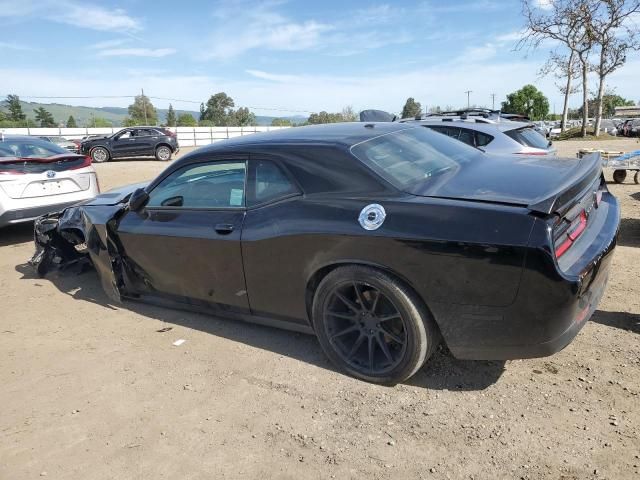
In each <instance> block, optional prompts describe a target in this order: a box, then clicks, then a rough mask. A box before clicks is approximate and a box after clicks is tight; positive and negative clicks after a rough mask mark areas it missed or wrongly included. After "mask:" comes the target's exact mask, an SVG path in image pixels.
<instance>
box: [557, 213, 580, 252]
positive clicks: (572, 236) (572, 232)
mask: <svg viewBox="0 0 640 480" xmlns="http://www.w3.org/2000/svg"><path fill="white" fill-rule="evenodd" d="M585 228H587V214H586V212H585V211H584V210H582V211H581V212H580V215H579V216H578V217H576V218H575V219H574V220H573V221H572V222H571V223H570V224H569V226H568V227H567V228H565V229H564V231H562V232H561V234H560V235H559V236H558V238H556V240H555V244H554V248H555V253H556V258H560V257H561V256H562V255H564V254H565V253H566V252H567V250H569V249H570V248H571V246H572V245H573V244H574V243H575V241H576V240H578V238H579V237H580V235H582V233H583V232H584V230H585Z"/></svg>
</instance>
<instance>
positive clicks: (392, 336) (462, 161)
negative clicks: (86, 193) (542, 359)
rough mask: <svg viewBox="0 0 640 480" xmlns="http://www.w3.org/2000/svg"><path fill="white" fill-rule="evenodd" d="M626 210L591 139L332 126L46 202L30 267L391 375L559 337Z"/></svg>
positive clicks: (575, 317)
mask: <svg viewBox="0 0 640 480" xmlns="http://www.w3.org/2000/svg"><path fill="white" fill-rule="evenodd" d="M618 224H619V207H618V203H617V201H616V199H615V197H613V196H612V195H611V194H610V193H609V191H608V190H607V187H606V184H605V182H604V178H603V176H602V171H601V167H600V161H599V158H598V157H597V156H595V155H594V156H587V157H584V158H582V159H558V158H544V159H541V158H539V157H538V158H529V157H522V158H514V157H498V156H489V155H486V154H484V153H483V152H481V151H479V150H477V149H474V148H472V147H469V146H466V145H464V144H462V143H460V142H457V141H455V140H452V139H450V138H448V137H446V136H445V135H441V134H439V133H435V132H431V131H429V130H427V129H425V128H421V127H412V126H410V125H407V124H394V123H350V124H334V125H321V126H310V127H302V128H292V129H286V130H280V131H277V132H270V133H266V134H256V135H250V136H245V137H241V138H237V139H232V140H228V141H225V142H220V143H217V144H214V145H211V146H208V147H204V148H201V149H199V150H196V151H194V152H192V153H190V154H188V155H186V156H184V157H183V158H181V159H180V160H178V161H176V162H175V163H173V164H172V165H170V166H169V167H168V168H167V169H166V170H165V171H164V172H163V173H162V174H161V175H160V176H159V177H158V178H156V179H155V180H153V181H152V182H151V183H149V184H148V185H144V186H131V187H128V188H122V189H119V190H114V191H111V192H107V193H105V194H103V195H100V196H98V197H96V198H95V199H94V200H92V201H88V202H86V203H84V204H82V205H78V206H75V207H70V208H67V209H66V210H64V211H63V212H60V213H57V214H51V215H47V216H44V217H41V218H39V219H38V220H37V222H36V224H35V241H36V254H35V256H34V258H33V259H32V263H33V265H34V266H35V267H36V268H37V269H38V271H39V272H40V274H42V275H44V274H46V272H47V271H49V270H51V269H53V268H63V267H65V266H68V265H70V264H73V263H75V262H79V261H85V262H87V261H89V262H90V263H91V264H93V266H94V267H95V269H96V270H97V272H98V274H99V276H100V278H101V280H102V283H103V286H104V288H105V289H106V291H107V292H108V293H109V294H110V295H111V296H113V297H114V298H116V299H119V300H120V299H134V300H141V301H149V302H154V303H159V304H162V305H166V306H176V307H180V308H188V309H195V310H198V311H207V312H210V313H212V314H215V315H224V316H227V317H231V318H234V319H239V320H250V321H254V322H258V323H265V324H269V325H276V326H281V327H285V328H289V329H294V330H298V331H303V332H308V333H315V334H316V335H317V336H318V339H319V341H320V344H321V346H322V348H323V349H324V351H325V352H326V354H327V355H328V356H329V357H330V359H331V360H332V361H333V362H334V363H335V364H336V365H338V366H339V367H340V368H342V369H343V370H345V371H346V372H348V373H350V374H352V375H354V376H356V377H359V378H362V379H365V380H368V381H372V382H379V383H393V382H398V381H403V380H405V379H407V378H409V377H410V376H411V375H413V374H414V373H415V372H416V371H417V370H418V369H419V368H420V367H421V366H422V365H423V364H424V362H425V361H426V360H427V359H428V358H429V356H430V355H431V353H432V352H433V351H434V348H435V347H436V346H437V345H438V343H439V342H441V341H443V342H445V343H446V345H447V346H448V348H449V349H450V351H451V352H452V353H453V355H454V356H456V357H458V358H466V359H496V360H497V359H511V358H527V357H536V356H544V355H550V354H552V353H554V352H557V351H559V350H560V349H562V348H564V347H565V346H566V345H567V344H568V343H569V342H570V341H571V340H572V339H573V338H574V336H575V335H576V334H577V333H578V331H579V330H580V328H581V327H582V326H583V325H584V324H585V322H586V321H587V319H588V318H589V317H590V316H591V315H592V313H593V312H594V310H595V309H596V306H597V304H598V301H599V300H600V297H601V295H602V292H603V290H604V288H605V285H606V281H607V275H608V270H609V263H610V260H611V254H612V251H613V249H614V246H615V243H616V237H617V232H618Z"/></svg>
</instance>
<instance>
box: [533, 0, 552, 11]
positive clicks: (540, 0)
mask: <svg viewBox="0 0 640 480" xmlns="http://www.w3.org/2000/svg"><path fill="white" fill-rule="evenodd" d="M553 2H554V0H535V1H534V2H533V3H534V5H535V6H536V7H538V8H540V9H542V10H551V9H552V8H553Z"/></svg>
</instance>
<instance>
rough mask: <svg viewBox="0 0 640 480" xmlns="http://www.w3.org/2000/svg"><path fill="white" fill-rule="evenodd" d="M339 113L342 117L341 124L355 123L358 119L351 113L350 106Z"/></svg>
mask: <svg viewBox="0 0 640 480" xmlns="http://www.w3.org/2000/svg"><path fill="white" fill-rule="evenodd" d="M340 113H341V115H342V121H343V122H357V121H358V119H359V116H358V115H356V112H354V111H353V107H352V106H351V105H347V106H346V107H344V108H343V109H342V112H340Z"/></svg>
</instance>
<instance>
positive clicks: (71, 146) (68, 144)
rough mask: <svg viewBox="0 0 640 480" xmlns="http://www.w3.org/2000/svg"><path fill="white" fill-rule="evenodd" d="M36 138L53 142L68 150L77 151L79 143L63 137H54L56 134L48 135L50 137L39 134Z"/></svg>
mask: <svg viewBox="0 0 640 480" xmlns="http://www.w3.org/2000/svg"><path fill="white" fill-rule="evenodd" d="M38 138H41V139H43V140H46V141H48V142H51V143H55V144H56V145H58V146H60V147H62V148H64V149H65V150H69V151H70V152H73V153H78V148H79V143H76V142H75V141H73V140H68V139H66V138H64V137H56V136H50V137H43V136H41V137H38Z"/></svg>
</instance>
